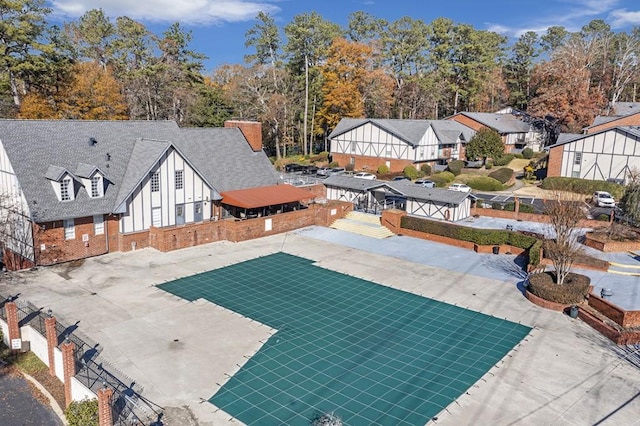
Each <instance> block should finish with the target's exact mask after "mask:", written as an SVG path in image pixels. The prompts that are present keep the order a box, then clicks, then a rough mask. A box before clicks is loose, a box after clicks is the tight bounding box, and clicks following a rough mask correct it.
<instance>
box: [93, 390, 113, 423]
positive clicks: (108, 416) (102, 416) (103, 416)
mask: <svg viewBox="0 0 640 426" xmlns="http://www.w3.org/2000/svg"><path fill="white" fill-rule="evenodd" d="M96 394H97V396H98V425H99V426H113V414H112V411H111V399H112V398H113V389H111V388H106V387H105V388H100V389H98V392H96Z"/></svg>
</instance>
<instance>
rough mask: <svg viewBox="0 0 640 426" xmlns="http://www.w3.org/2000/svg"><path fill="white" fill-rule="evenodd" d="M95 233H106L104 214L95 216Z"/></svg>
mask: <svg viewBox="0 0 640 426" xmlns="http://www.w3.org/2000/svg"><path fill="white" fill-rule="evenodd" d="M93 233H94V235H102V234H104V216H103V215H101V214H97V215H94V216H93Z"/></svg>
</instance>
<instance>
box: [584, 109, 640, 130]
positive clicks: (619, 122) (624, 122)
mask: <svg viewBox="0 0 640 426" xmlns="http://www.w3.org/2000/svg"><path fill="white" fill-rule="evenodd" d="M618 126H640V112H637V113H635V114H630V115H625V116H624V117H620V118H618V119H615V120H612V121H609V122H608V123H602V124H599V125H597V126H593V127H589V128H588V129H587V134H591V133H596V132H599V131H601V130H606V129H611V128H613V127H618Z"/></svg>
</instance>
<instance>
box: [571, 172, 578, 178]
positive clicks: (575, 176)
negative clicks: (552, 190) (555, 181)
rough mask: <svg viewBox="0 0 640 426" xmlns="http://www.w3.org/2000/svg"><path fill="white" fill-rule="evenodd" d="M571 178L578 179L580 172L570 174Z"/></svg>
mask: <svg viewBox="0 0 640 426" xmlns="http://www.w3.org/2000/svg"><path fill="white" fill-rule="evenodd" d="M571 177H573V178H579V177H580V172H571Z"/></svg>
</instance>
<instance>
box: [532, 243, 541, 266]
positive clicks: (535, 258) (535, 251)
mask: <svg viewBox="0 0 640 426" xmlns="http://www.w3.org/2000/svg"><path fill="white" fill-rule="evenodd" d="M541 252H542V240H538V239H536V242H535V243H533V245H532V246H531V247H529V264H530V265H533V266H536V265H539V264H540V253H541Z"/></svg>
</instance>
